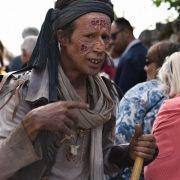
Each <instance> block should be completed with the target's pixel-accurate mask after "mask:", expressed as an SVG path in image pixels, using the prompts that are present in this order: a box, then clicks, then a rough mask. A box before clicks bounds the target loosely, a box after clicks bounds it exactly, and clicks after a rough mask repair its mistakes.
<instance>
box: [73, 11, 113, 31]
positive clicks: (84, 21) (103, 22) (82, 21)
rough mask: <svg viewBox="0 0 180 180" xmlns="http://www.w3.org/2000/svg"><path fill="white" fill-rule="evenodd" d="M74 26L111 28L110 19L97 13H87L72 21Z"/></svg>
mask: <svg viewBox="0 0 180 180" xmlns="http://www.w3.org/2000/svg"><path fill="white" fill-rule="evenodd" d="M74 22H75V23H76V26H82V27H83V26H84V27H85V26H86V25H93V24H94V25H99V26H101V27H105V28H108V29H110V28H111V19H110V18H109V16H107V15H106V14H103V13H99V12H92V13H87V14H85V15H83V16H81V17H79V18H78V19H76V20H75V21H74Z"/></svg>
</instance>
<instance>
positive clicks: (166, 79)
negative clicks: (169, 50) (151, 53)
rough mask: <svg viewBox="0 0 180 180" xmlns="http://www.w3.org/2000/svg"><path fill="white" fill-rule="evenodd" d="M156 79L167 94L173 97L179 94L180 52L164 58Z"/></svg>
mask: <svg viewBox="0 0 180 180" xmlns="http://www.w3.org/2000/svg"><path fill="white" fill-rule="evenodd" d="M158 77H159V79H160V80H161V81H162V83H163V84H164V85H165V88H166V91H167V92H168V93H170V94H173V95H176V94H179V93H180V51H178V52H175V53H173V54H172V55H170V56H169V57H167V58H166V60H165V63H164V64H163V66H162V67H161V69H160V70H159V74H158Z"/></svg>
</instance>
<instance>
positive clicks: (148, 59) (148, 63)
mask: <svg viewBox="0 0 180 180" xmlns="http://www.w3.org/2000/svg"><path fill="white" fill-rule="evenodd" d="M152 63H154V61H152V60H150V58H148V57H146V62H145V66H149V65H150V64H152Z"/></svg>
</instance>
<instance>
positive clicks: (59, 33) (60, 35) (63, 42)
mask: <svg viewBox="0 0 180 180" xmlns="http://www.w3.org/2000/svg"><path fill="white" fill-rule="evenodd" d="M57 39H58V42H59V43H60V44H61V46H67V44H68V38H67V37H66V36H65V35H64V32H63V30H61V29H59V30H58V31H57Z"/></svg>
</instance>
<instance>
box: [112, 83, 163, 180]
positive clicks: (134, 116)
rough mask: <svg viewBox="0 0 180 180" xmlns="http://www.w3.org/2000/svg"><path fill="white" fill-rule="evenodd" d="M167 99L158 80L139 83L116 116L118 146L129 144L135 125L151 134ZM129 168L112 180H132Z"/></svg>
mask: <svg viewBox="0 0 180 180" xmlns="http://www.w3.org/2000/svg"><path fill="white" fill-rule="evenodd" d="M164 99H166V97H165V94H164V91H163V87H162V85H161V84H160V82H159V81H158V80H151V81H147V82H144V83H139V84H137V85H136V86H134V87H133V88H131V89H130V90H129V91H128V92H127V93H126V94H125V95H124V97H123V98H122V100H121V101H120V103H119V105H118V108H117V111H116V115H117V121H116V139H115V143H116V144H118V145H119V144H124V143H129V142H130V140H131V138H132V136H133V135H134V132H135V129H134V126H135V124H137V123H139V124H141V126H142V129H143V133H144V134H149V133H151V129H152V125H153V122H154V120H155V117H156V114H157V112H158V110H159V108H160V106H161V104H162V102H163V101H164ZM130 174H131V171H130V169H129V168H126V169H124V171H123V173H119V174H118V177H114V178H110V179H111V180H119V179H125V180H129V179H130Z"/></svg>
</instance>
